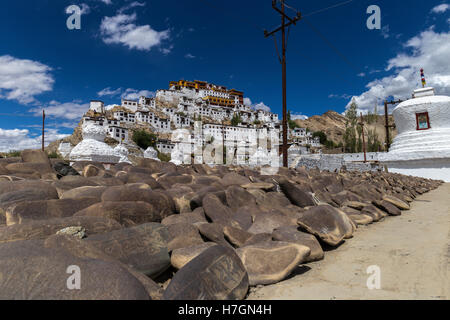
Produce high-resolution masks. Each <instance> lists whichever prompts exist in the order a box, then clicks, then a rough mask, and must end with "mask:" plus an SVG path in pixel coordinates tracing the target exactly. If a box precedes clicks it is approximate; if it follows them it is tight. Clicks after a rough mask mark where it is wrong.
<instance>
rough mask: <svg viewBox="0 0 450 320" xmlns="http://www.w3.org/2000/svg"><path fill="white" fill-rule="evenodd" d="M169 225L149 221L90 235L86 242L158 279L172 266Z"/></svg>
mask: <svg viewBox="0 0 450 320" xmlns="http://www.w3.org/2000/svg"><path fill="white" fill-rule="evenodd" d="M168 237H169V235H168V231H167V228H166V227H165V226H163V225H161V224H159V223H146V224H141V225H139V226H135V227H130V228H124V229H120V230H115V231H111V232H107V233H102V234H96V235H91V236H89V237H88V238H87V239H86V241H88V242H90V243H91V244H92V245H93V246H94V247H96V248H98V249H100V250H102V251H103V252H105V254H107V255H109V256H111V257H113V258H115V259H117V260H119V261H121V262H123V263H125V264H126V265H128V266H130V267H132V268H133V269H135V270H137V271H139V272H142V273H144V274H146V275H147V276H149V277H152V278H155V277H157V276H158V275H160V274H161V273H162V272H164V271H165V270H166V269H167V268H168V267H169V266H170V257H169V252H168V250H167V243H168Z"/></svg>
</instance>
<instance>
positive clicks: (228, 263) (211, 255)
mask: <svg viewBox="0 0 450 320" xmlns="http://www.w3.org/2000/svg"><path fill="white" fill-rule="evenodd" d="M248 285H249V283H248V275H247V271H246V270H245V268H244V265H243V264H242V261H241V260H240V259H239V257H238V255H237V254H236V253H235V252H234V250H233V249H230V248H227V247H223V246H218V245H216V246H213V247H211V248H208V249H207V250H205V251H203V252H202V253H201V254H200V255H198V256H197V257H196V258H194V259H193V260H191V261H190V262H189V263H187V264H186V265H185V266H184V267H183V268H181V269H180V270H178V272H177V273H175V276H174V277H173V278H172V280H171V281H170V283H169V286H168V287H167V289H166V290H165V292H164V299H167V300H241V299H243V298H244V297H245V295H246V294H247V291H248Z"/></svg>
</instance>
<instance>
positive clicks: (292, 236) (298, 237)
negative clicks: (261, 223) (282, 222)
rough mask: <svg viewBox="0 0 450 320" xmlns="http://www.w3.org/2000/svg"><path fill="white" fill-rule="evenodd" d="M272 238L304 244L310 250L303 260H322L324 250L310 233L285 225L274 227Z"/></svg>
mask: <svg viewBox="0 0 450 320" xmlns="http://www.w3.org/2000/svg"><path fill="white" fill-rule="evenodd" d="M272 238H273V240H276V241H284V242H292V243H297V244H300V245H302V246H306V247H308V248H309V249H310V250H311V253H310V254H309V256H308V257H306V258H305V262H311V261H317V260H322V259H323V257H324V252H323V250H322V247H321V246H320V243H319V241H317V239H316V237H315V236H313V235H312V234H309V233H305V232H302V231H300V230H298V228H297V227H295V226H287V227H281V228H278V229H276V230H275V231H274V232H273V233H272Z"/></svg>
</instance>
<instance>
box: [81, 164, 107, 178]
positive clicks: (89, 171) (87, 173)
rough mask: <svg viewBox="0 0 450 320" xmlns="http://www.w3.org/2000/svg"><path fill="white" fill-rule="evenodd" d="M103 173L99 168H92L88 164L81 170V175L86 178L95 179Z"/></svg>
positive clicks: (92, 166) (91, 165)
mask: <svg viewBox="0 0 450 320" xmlns="http://www.w3.org/2000/svg"><path fill="white" fill-rule="evenodd" d="M104 173H105V171H104V170H102V169H100V168H99V167H96V166H94V165H93V164H88V165H87V166H85V167H84V168H83V173H82V175H83V176H84V177H86V178H89V177H95V176H98V175H101V174H104Z"/></svg>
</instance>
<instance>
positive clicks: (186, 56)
mask: <svg viewBox="0 0 450 320" xmlns="http://www.w3.org/2000/svg"><path fill="white" fill-rule="evenodd" d="M184 57H185V58H186V59H194V58H195V56H194V55H193V54H190V53H187V54H185V55H184Z"/></svg>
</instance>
